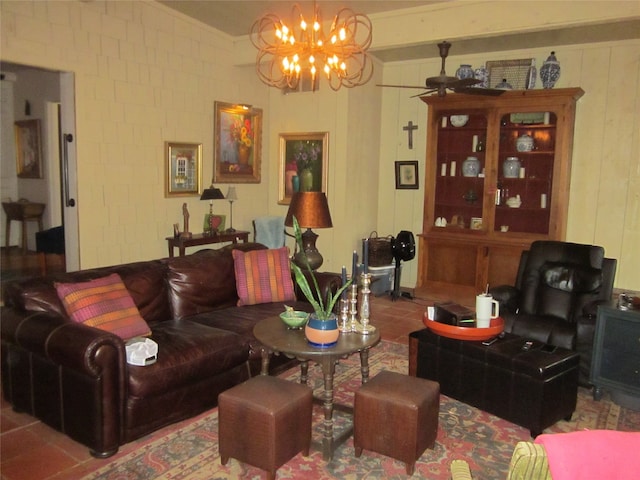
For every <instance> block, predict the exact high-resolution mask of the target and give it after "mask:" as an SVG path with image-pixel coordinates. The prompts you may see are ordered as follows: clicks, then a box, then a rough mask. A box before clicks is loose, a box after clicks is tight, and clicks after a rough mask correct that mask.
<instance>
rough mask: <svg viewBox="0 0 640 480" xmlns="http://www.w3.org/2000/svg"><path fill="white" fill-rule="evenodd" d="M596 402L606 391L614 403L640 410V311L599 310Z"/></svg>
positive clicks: (593, 372)
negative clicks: (605, 390) (603, 390)
mask: <svg viewBox="0 0 640 480" xmlns="http://www.w3.org/2000/svg"><path fill="white" fill-rule="evenodd" d="M591 383H593V385H594V388H593V398H594V399H595V400H600V398H601V397H602V393H603V392H602V389H603V387H604V388H605V389H607V390H609V391H610V393H611V397H612V399H613V401H614V402H616V403H617V404H619V405H622V406H624V407H627V408H632V409H634V410H640V311H639V310H619V309H617V308H615V306H613V305H600V306H598V318H597V320H596V333H595V336H594V339H593V357H592V361H591Z"/></svg>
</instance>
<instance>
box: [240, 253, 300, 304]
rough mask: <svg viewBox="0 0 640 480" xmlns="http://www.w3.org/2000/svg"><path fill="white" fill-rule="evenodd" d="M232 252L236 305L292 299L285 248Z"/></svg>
mask: <svg viewBox="0 0 640 480" xmlns="http://www.w3.org/2000/svg"><path fill="white" fill-rule="evenodd" d="M232 254H233V265H234V269H235V273H236V289H237V291H238V306H242V305H256V304H258V303H271V302H286V301H291V300H295V299H296V295H295V292H294V289H293V280H292V279H291V267H290V266H289V249H288V248H287V247H282V248H276V249H271V250H252V251H249V252H243V251H240V250H233V252H232Z"/></svg>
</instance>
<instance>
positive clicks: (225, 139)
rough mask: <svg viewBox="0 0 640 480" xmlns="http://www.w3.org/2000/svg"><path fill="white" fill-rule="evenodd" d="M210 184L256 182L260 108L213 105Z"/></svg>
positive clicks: (258, 166)
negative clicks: (212, 153) (212, 145)
mask: <svg viewBox="0 0 640 480" xmlns="http://www.w3.org/2000/svg"><path fill="white" fill-rule="evenodd" d="M214 144H215V153H214V158H213V181H214V182H217V183H260V167H261V160H262V109H260V108H252V107H251V106H247V105H234V104H231V103H223V102H215V115H214Z"/></svg>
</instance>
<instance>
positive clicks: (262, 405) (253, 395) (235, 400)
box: [218, 375, 313, 480]
mask: <svg viewBox="0 0 640 480" xmlns="http://www.w3.org/2000/svg"><path fill="white" fill-rule="evenodd" d="M312 401H313V394H312V391H311V389H310V388H309V387H307V386H305V385H300V384H299V383H294V382H287V381H286V380H282V379H280V378H276V377H269V376H266V375H260V376H257V377H253V378H251V379H249V380H247V381H246V382H244V383H242V384H240V385H236V386H235V387H233V388H230V389H229V390H226V391H224V392H222V393H221V394H220V395H219V396H218V419H219V420H218V432H219V437H220V438H219V447H220V461H221V463H222V465H226V464H227V461H228V460H229V458H230V457H233V458H235V459H236V460H239V461H241V462H244V463H248V464H250V465H253V466H254V467H258V468H261V469H263V470H266V471H267V473H268V475H267V478H269V479H270V480H272V479H275V477H276V470H277V469H278V468H279V467H281V466H282V465H284V464H285V463H286V462H287V461H289V460H290V459H291V458H293V457H294V456H295V455H296V454H297V453H298V452H302V454H303V455H304V456H305V457H306V456H307V455H309V445H310V443H311V408H312Z"/></svg>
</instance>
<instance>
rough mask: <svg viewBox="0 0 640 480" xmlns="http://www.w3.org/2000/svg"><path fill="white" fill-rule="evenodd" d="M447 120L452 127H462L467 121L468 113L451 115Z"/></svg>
mask: <svg viewBox="0 0 640 480" xmlns="http://www.w3.org/2000/svg"><path fill="white" fill-rule="evenodd" d="M449 121H450V122H451V125H453V126H454V127H464V126H465V125H466V124H467V122H468V121H469V115H451V116H450V117H449Z"/></svg>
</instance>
